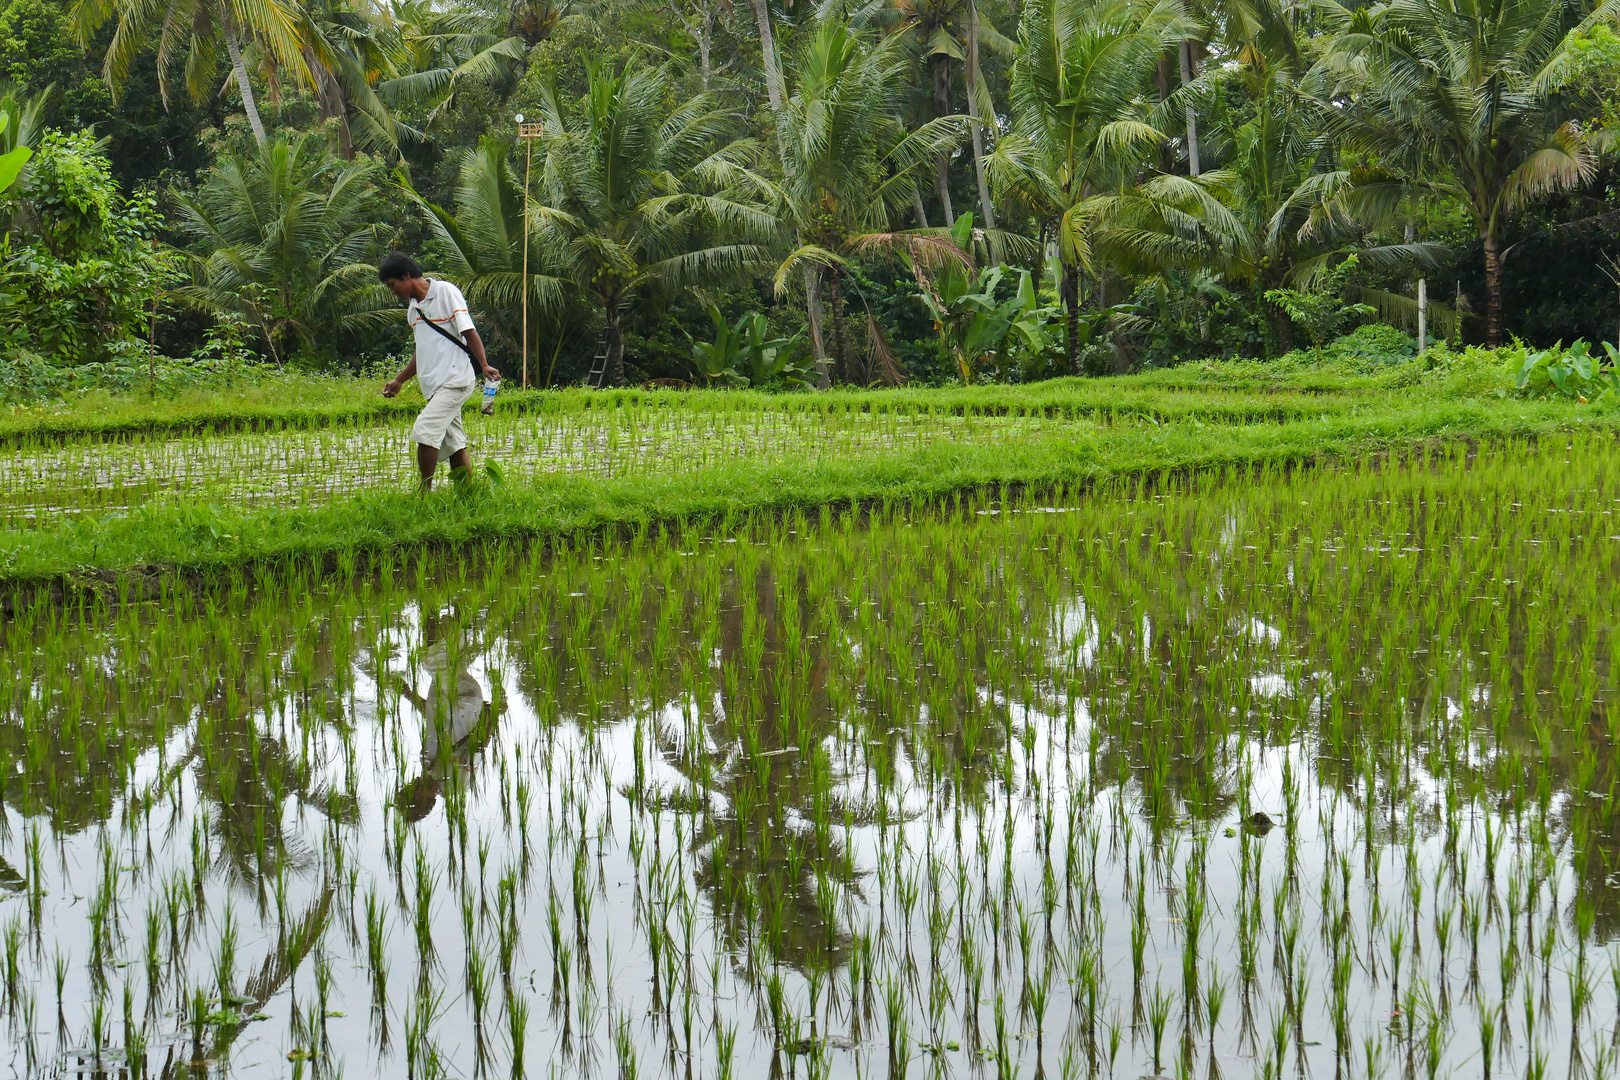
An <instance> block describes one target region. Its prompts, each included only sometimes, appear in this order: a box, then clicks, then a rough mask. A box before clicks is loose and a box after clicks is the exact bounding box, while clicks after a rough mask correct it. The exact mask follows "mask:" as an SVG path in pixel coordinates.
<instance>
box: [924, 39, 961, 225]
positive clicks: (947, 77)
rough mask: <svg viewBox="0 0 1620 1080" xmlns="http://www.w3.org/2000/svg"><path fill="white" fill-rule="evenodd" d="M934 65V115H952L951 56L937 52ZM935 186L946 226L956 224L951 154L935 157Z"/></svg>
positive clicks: (934, 56)
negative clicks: (952, 198) (952, 193)
mask: <svg viewBox="0 0 1620 1080" xmlns="http://www.w3.org/2000/svg"><path fill="white" fill-rule="evenodd" d="M930 63H932V64H933V65H934V115H935V116H951V115H953V114H954V110H952V108H951V58H950V57H948V56H946V55H945V54H944V53H935V54H934V55H933V57H932V59H931V60H930ZM934 187H935V189H936V190H937V191H938V192H939V205H940V209H941V211H943V213H944V214H945V227H946V228H947V229H948V228H950V227H951V226H952V225H955V224H956V212H955V211H954V210H952V209H951V176H950V155H948V154H941V155H939V157H937V158H936V159H934Z"/></svg>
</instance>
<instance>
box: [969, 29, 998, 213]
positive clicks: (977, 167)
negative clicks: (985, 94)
mask: <svg viewBox="0 0 1620 1080" xmlns="http://www.w3.org/2000/svg"><path fill="white" fill-rule="evenodd" d="M967 51H968V61H967V103H968V115H969V116H971V117H972V118H973V173H974V176H975V177H977V178H978V181H979V209H980V210H982V211H983V212H984V227H985V228H987V229H994V228H995V227H996V212H995V209H994V207H992V206H991V204H990V184H989V183H988V182H987V181H986V179H985V175H984V132H983V131H982V130H981V128H982V126H983V125H984V124H986V123H989V122H991V121H993V120H994V119H995V118H994V117H993V116H992V117H989V118H986V117H984V116H981V115H979V102H978V89H979V8H978V5H977V4H969V5H968V50H967Z"/></svg>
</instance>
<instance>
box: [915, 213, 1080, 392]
mask: <svg viewBox="0 0 1620 1080" xmlns="http://www.w3.org/2000/svg"><path fill="white" fill-rule="evenodd" d="M951 234H952V235H953V236H954V237H955V238H956V242H957V244H958V245H959V246H960V247H961V248H962V249H963V250H964V251H968V250H971V244H972V242H973V215H972V214H963V215H962V216H961V217H959V218H957V219H956V224H955V225H954V226H953V227H952V228H951ZM912 269H913V272H914V273H916V274H917V280H918V283H919V284H920V285H921V286H922V289H921V290H920V291H921V295H922V301H923V304H924V305H925V306H926V307H927V308H928V313H929V314H930V315H931V316H933V319H934V329H935V330H936V332H937V333H938V334H939V341H940V348H941V350H942V351H943V352H944V353H945V354H946V355H948V356H949V357H950V358H951V359H952V360H954V361H955V363H956V366H957V371H958V372H959V373H960V374H961V376H962V382H963V384H964V385H967V384H971V383H972V382H973V369H974V366H975V365H977V364H979V363H980V362H982V361H984V360H985V359H987V358H989V357H992V356H995V357H1003V356H1006V355H1007V353H1008V352H1009V350H1010V349H1011V348H1012V347H1015V345H1016V344H1020V343H1021V344H1022V345H1023V346H1024V347H1026V348H1028V349H1031V350H1033V351H1037V352H1038V351H1040V350H1043V349H1045V348H1046V347H1047V346H1048V345H1050V344H1051V337H1050V335H1048V334H1047V332H1046V322H1047V320H1048V319H1049V318H1050V317H1051V316H1053V315H1054V314H1055V313H1056V309H1055V308H1043V307H1041V306H1040V303H1039V300H1038V298H1037V294H1036V292H1035V284H1034V281H1033V279H1032V278H1031V277H1030V274H1029V271H1027V270H1019V271H1018V272H1017V273H1018V288H1017V290H1016V292H1015V293H1014V295H1013V296H1011V297H1010V298H1008V299H1006V300H998V299H997V298H996V290H997V288H998V287H999V286H1000V285H1001V282H1002V281H1003V279H1004V278H1005V277H1006V276H1007V270H1008V268H1007V267H1004V266H992V267H990V268H988V269H985V270H979V269H975V268H974V267H973V266H972V264H971V263H966V262H954V261H946V262H943V263H941V264H940V265H939V266H938V267H936V268H934V269H932V270H931V271H929V272H918V271H919V270H920V267H918V266H913V268H912Z"/></svg>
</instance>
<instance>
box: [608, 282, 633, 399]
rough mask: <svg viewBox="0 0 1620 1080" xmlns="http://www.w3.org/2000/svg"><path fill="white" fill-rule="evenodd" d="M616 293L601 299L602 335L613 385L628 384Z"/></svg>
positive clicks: (618, 298) (618, 300)
mask: <svg viewBox="0 0 1620 1080" xmlns="http://www.w3.org/2000/svg"><path fill="white" fill-rule="evenodd" d="M619 303H620V297H619V294H618V293H613V294H611V295H609V296H607V297H604V298H603V300H602V314H603V320H602V337H603V338H604V340H605V342H606V344H607V369H608V370H609V371H610V372H612V373H613V385H614V386H628V385H629V384H630V382H629V380H628V379H626V378H625V375H624V328H623V326H622V325H621V324H620V321H619Z"/></svg>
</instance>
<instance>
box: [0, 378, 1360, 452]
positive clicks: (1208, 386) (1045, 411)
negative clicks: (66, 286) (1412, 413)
mask: <svg viewBox="0 0 1620 1080" xmlns="http://www.w3.org/2000/svg"><path fill="white" fill-rule="evenodd" d="M1388 382H1389V380H1387V379H1383V380H1382V381H1381V380H1380V379H1377V378H1366V379H1356V378H1334V377H1322V378H1313V377H1304V376H1292V377H1286V378H1280V379H1279V378H1272V379H1270V380H1267V379H1263V378H1260V379H1250V378H1247V377H1245V378H1241V379H1233V380H1227V381H1224V382H1222V381H1216V380H1214V379H1210V380H1208V381H1202V382H1201V381H1198V380H1197V379H1193V378H1186V377H1184V378H1182V379H1181V380H1180V381H1177V380H1175V379H1172V378H1166V377H1164V375H1163V374H1162V373H1158V374H1149V375H1133V376H1124V377H1121V378H1115V379H1105V380H1099V379H1078V378H1066V379H1053V380H1051V381H1049V382H1044V383H1037V384H1033V385H1028V386H975V387H958V388H950V389H932V388H912V389H894V390H838V391H834V392H832V393H827V394H810V393H800V394H773V393H763V392H757V391H735V390H727V391H712V390H688V391H676V390H641V389H624V390H604V391H588V390H580V389H567V390H548V391H542V390H529V391H521V390H505V391H503V392H502V396H501V398H500V408H501V409H502V411H508V412H517V413H523V414H536V415H539V414H550V413H557V414H563V415H567V414H570V413H577V412H583V411H592V410H608V409H620V408H625V407H642V408H660V409H675V410H686V411H691V412H735V411H759V410H780V411H784V412H827V411H850V412H900V413H907V414H916V413H930V412H931V413H934V414H952V415H958V416H963V415H981V416H1006V415H1028V416H1126V415H1140V416H1148V417H1151V418H1153V419H1157V420H1163V421H1174V420H1179V419H1184V418H1198V419H1202V420H1206V421H1213V422H1218V423H1279V422H1285V421H1288V420H1296V419H1303V418H1306V417H1312V416H1318V415H1321V414H1322V413H1324V412H1330V413H1340V412H1351V411H1355V410H1357V409H1360V408H1364V407H1366V406H1367V405H1369V404H1370V403H1374V402H1376V400H1377V398H1378V397H1379V396H1381V394H1382V393H1383V392H1384V391H1386V390H1387V388H1388V387H1387V383H1388ZM1329 391H1331V393H1327V392H1329ZM421 407H422V399H421V395H420V394H419V393H417V391H416V389H415V387H414V385H413V386H412V387H408V388H407V389H406V390H405V391H404V392H403V393H402V394H401V395H400V396H399V397H398V398H393V399H388V398H384V397H383V396H382V395H381V394H380V393H379V386H378V383H377V382H375V381H372V380H361V379H333V378H289V379H286V380H284V381H275V382H263V383H257V384H254V385H251V386H244V387H239V388H236V389H229V390H215V391H206V392H205V391H193V392H188V393H184V394H180V395H176V396H175V397H172V398H165V397H157V398H154V397H150V396H146V395H144V394H141V393H138V392H137V393H135V394H131V395H126V396H122V397H114V396H110V395H105V394H91V395H86V396H84V397H82V398H77V399H74V400H72V401H69V402H65V403H55V404H47V405H32V406H12V407H10V408H6V409H3V410H0V447H11V448H16V447H38V446H46V445H52V444H56V443H63V442H77V441H89V440H104V439H136V438H142V437H159V438H170V437H176V436H184V435H188V434H201V433H220V434H228V433H233V432H267V431H289V430H306V429H314V428H324V427H337V426H350V427H357V426H366V425H372V424H387V423H404V422H406V421H407V420H408V419H409V418H410V417H412V416H414V415H415V413H416V412H417V410H419V409H420V408H421ZM476 407H477V398H474V399H473V400H472V401H470V402H468V404H467V409H468V410H472V409H475V408H476Z"/></svg>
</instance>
